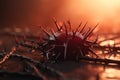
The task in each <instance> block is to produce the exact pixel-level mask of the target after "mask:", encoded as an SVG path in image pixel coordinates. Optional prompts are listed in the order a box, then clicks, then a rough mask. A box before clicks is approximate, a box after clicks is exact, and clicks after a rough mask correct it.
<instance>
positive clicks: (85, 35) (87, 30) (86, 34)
mask: <svg viewBox="0 0 120 80" xmlns="http://www.w3.org/2000/svg"><path fill="white" fill-rule="evenodd" d="M90 30H91V28H90V27H89V28H88V30H87V31H86V32H85V34H84V36H87V34H88V33H89V32H90Z"/></svg>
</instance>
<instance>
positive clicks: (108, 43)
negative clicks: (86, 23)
mask: <svg viewBox="0 0 120 80" xmlns="http://www.w3.org/2000/svg"><path fill="white" fill-rule="evenodd" d="M114 43H115V42H114V40H107V41H104V42H102V43H100V45H101V46H106V45H110V46H113V45H114Z"/></svg>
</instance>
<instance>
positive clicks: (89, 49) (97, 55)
mask: <svg viewBox="0 0 120 80" xmlns="http://www.w3.org/2000/svg"><path fill="white" fill-rule="evenodd" d="M89 51H90V52H91V53H92V54H94V55H95V56H96V58H98V57H99V56H98V55H97V54H96V53H95V52H93V51H92V50H91V49H89Z"/></svg>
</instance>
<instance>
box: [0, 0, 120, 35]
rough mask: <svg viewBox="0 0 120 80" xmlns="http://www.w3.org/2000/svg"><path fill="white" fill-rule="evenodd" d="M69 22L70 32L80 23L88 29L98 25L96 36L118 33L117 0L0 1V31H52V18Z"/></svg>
mask: <svg viewBox="0 0 120 80" xmlns="http://www.w3.org/2000/svg"><path fill="white" fill-rule="evenodd" d="M53 16H54V17H56V19H57V20H58V21H66V20H70V21H71V23H72V24H73V28H74V27H75V26H77V25H79V23H80V21H83V22H86V21H88V22H89V23H88V24H89V26H93V25H95V24H97V23H98V22H99V23H100V25H99V30H100V32H101V31H102V32H108V31H111V32H114V33H117V32H119V31H120V28H119V26H120V0H59V1H58V0H0V27H1V29H3V28H11V29H12V28H14V27H16V28H19V27H20V28H21V27H22V28H23V29H24V28H25V29H26V30H27V28H29V29H31V30H34V31H36V30H38V27H37V26H40V25H43V26H45V27H52V26H53V22H52V17H53Z"/></svg>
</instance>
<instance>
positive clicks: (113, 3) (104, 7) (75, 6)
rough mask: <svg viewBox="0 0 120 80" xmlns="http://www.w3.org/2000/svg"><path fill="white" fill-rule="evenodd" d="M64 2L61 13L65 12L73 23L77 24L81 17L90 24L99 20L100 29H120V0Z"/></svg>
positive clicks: (67, 0)
mask: <svg viewBox="0 0 120 80" xmlns="http://www.w3.org/2000/svg"><path fill="white" fill-rule="evenodd" d="M66 4H67V5H66ZM66 4H65V5H64V8H63V10H62V11H63V14H64V13H66V15H67V17H70V18H72V19H71V20H73V22H74V23H77V24H78V23H79V22H80V18H81V17H82V20H84V21H89V23H91V24H95V23H97V22H100V23H101V25H100V26H101V27H102V31H106V29H107V30H109V31H111V30H112V31H113V32H116V31H118V30H120V29H119V26H120V17H119V13H120V0H66ZM112 27H113V28H112ZM103 29H104V30H103Z"/></svg>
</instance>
